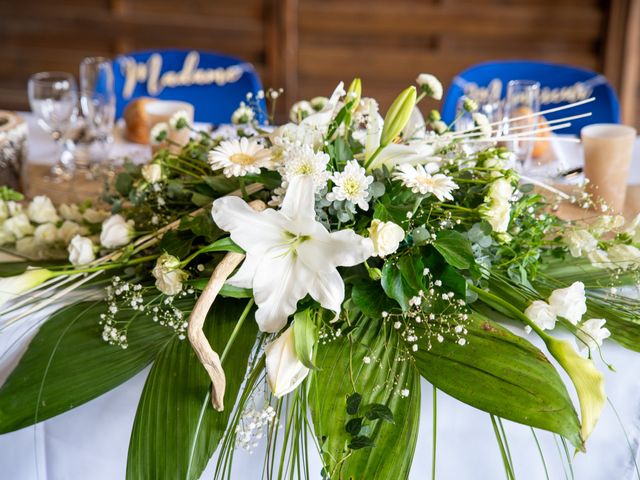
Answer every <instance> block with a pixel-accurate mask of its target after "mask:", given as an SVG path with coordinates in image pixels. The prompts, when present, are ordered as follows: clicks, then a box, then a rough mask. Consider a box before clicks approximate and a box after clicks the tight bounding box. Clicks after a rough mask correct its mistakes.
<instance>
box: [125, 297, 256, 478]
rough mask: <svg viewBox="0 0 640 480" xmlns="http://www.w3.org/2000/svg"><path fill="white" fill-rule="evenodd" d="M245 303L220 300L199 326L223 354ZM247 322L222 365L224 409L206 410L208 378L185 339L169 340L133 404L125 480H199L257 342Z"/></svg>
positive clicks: (234, 400)
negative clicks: (139, 395) (132, 423)
mask: <svg viewBox="0 0 640 480" xmlns="http://www.w3.org/2000/svg"><path fill="white" fill-rule="evenodd" d="M245 305H246V301H238V300H230V299H222V298H219V299H218V300H216V302H215V303H214V305H213V307H212V309H211V311H210V312H209V315H208V317H207V320H206V322H205V325H204V332H205V334H206V335H207V338H208V339H209V341H210V342H211V346H212V347H213V349H214V350H215V351H217V352H222V351H223V350H224V347H225V345H226V344H227V340H228V339H229V337H230V335H231V332H232V331H233V328H234V327H235V325H236V321H237V319H238V318H239V317H240V315H241V313H242V310H243V308H244V307H245ZM256 334H257V327H256V324H255V322H253V321H247V322H245V323H244V324H243V326H242V328H241V330H240V331H239V333H238V335H237V336H236V338H235V341H234V343H233V346H232V347H231V351H230V352H229V354H228V355H227V358H226V360H225V361H224V362H223V363H222V366H223V367H224V370H225V373H226V376H227V388H226V392H225V399H224V404H225V409H224V411H222V412H217V411H215V410H214V409H213V407H212V406H211V400H210V396H209V395H210V388H211V380H210V379H209V376H208V375H207V373H206V371H205V369H204V368H203V367H202V365H201V364H200V362H199V361H198V358H197V357H196V354H195V353H194V351H193V349H192V348H191V345H190V344H189V342H188V341H187V340H179V339H177V338H174V339H173V340H171V342H169V343H168V344H167V345H166V346H165V347H164V348H163V349H162V351H161V352H160V354H159V355H158V358H157V359H156V361H155V362H154V364H153V367H152V369H151V372H150V373H149V377H148V378H147V382H146V384H145V386H144V390H143V392H142V397H141V398H140V403H139V404H138V411H137V412H136V419H135V423H134V426H133V432H132V434H131V441H130V443H129V458H128V463H127V478H128V479H131V480H133V479H136V480H138V479H141V478H149V479H151V478H152V479H154V480H162V479H167V480H175V479H178V478H179V479H198V478H200V475H201V474H202V471H203V470H204V469H205V467H206V465H207V463H208V461H209V459H210V458H211V456H212V455H213V453H214V452H215V450H216V448H217V446H218V443H219V442H220V439H221V438H222V435H223V433H224V431H225V429H226V428H227V423H228V421H229V416H230V415H231V413H232V411H233V408H234V405H235V403H236V398H237V396H238V392H239V390H240V386H241V384H242V381H243V379H244V375H245V372H246V369H247V362H248V360H249V356H250V354H251V350H252V348H253V345H254V343H255V340H256Z"/></svg>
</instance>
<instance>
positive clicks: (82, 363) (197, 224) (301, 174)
mask: <svg viewBox="0 0 640 480" xmlns="http://www.w3.org/2000/svg"><path fill="white" fill-rule="evenodd" d="M279 94H280V91H276V90H269V91H267V92H260V93H259V95H258V97H259V98H255V97H254V96H252V95H248V97H247V100H246V102H244V103H243V104H242V105H241V106H240V107H239V111H238V112H237V114H235V115H234V116H233V118H234V120H235V123H236V125H234V126H233V127H227V128H224V129H221V130H219V131H218V133H212V134H210V133H208V132H204V131H199V130H197V129H195V128H194V127H193V126H192V125H191V124H190V121H189V117H188V116H185V115H183V114H180V112H178V113H176V115H175V118H173V119H172V120H171V121H169V122H168V124H167V125H166V126H164V127H163V126H162V125H161V126H160V127H157V128H154V129H153V131H152V133H151V135H152V136H153V138H152V139H151V140H152V141H153V142H154V143H161V142H166V143H169V144H171V140H170V138H169V137H168V129H169V128H171V129H174V130H183V131H189V132H190V136H191V140H190V141H189V143H188V144H187V145H185V146H183V147H182V148H180V149H170V148H164V149H161V150H159V151H158V152H157V153H156V154H155V155H154V157H153V159H152V160H151V162H150V163H149V164H147V165H144V166H142V167H141V166H136V165H133V164H127V165H125V169H124V171H123V172H121V173H120V174H119V175H118V176H117V178H116V179H115V182H114V183H113V184H111V185H109V186H108V187H107V188H106V189H105V191H104V192H103V194H102V196H101V198H100V199H94V201H93V202H91V203H90V202H87V203H85V204H80V205H59V206H55V205H53V204H52V202H51V201H50V200H48V199H47V198H46V197H37V198H34V199H33V200H32V201H31V202H30V203H29V204H27V205H23V204H21V203H20V202H19V200H20V198H19V196H18V195H17V194H16V193H15V192H13V191H11V190H9V189H6V188H5V189H2V190H1V191H0V194H1V195H2V201H1V202H0V218H1V219H2V226H1V228H0V231H1V233H2V244H3V248H9V249H11V250H12V251H13V252H14V253H15V252H18V253H19V254H20V253H21V254H26V253H33V252H36V254H35V255H24V256H25V257H29V258H25V260H24V261H21V262H13V263H5V264H0V271H1V272H2V276H3V278H1V279H0V292H2V294H1V296H0V304H1V305H2V308H3V312H2V314H1V315H0V319H1V326H0V329H1V330H2V331H7V330H8V329H10V328H14V326H15V325H17V324H20V323H22V322H25V321H26V320H27V318H28V317H29V316H31V315H36V314H40V315H42V316H45V317H47V318H46V321H44V322H43V323H41V324H36V325H35V327H32V328H36V327H38V326H39V331H38V332H37V333H36V335H35V337H34V339H33V340H32V341H31V343H30V345H29V347H28V349H27V351H26V352H25V353H24V355H23V356H22V358H21V359H20V361H19V363H18V365H17V366H16V368H15V370H14V371H13V373H12V374H11V375H10V377H9V378H8V379H7V380H6V382H5V383H4V385H3V386H2V387H1V388H0V432H10V431H13V430H16V429H19V428H23V427H25V426H29V425H32V424H34V423H37V422H40V421H43V420H46V419H48V418H51V417H53V416H55V415H58V414H60V413H63V412H65V411H67V410H69V409H72V408H74V407H76V406H78V405H81V404H83V403H85V402H87V401H89V400H91V399H92V398H95V397H97V396H99V395H101V394H103V393H105V392H107V391H109V390H112V389H114V388H115V387H117V386H118V385H120V384H121V383H123V382H124V381H126V380H127V379H129V378H131V377H132V376H133V375H135V374H136V373H138V372H140V371H141V370H142V369H143V368H145V367H146V366H147V365H149V364H152V366H151V370H150V372H149V375H148V378H147V380H146V384H145V387H144V390H143V392H142V396H141V399H140V403H139V405H138V410H137V413H136V418H135V422H134V426H133V431H132V434H131V441H130V445H129V454H128V462H127V478H131V479H139V478H167V479H175V478H189V479H191V478H193V479H196V478H199V476H200V474H201V473H202V471H203V470H204V468H205V467H206V465H207V463H208V462H209V460H210V458H211V457H212V456H213V455H214V453H216V452H218V453H217V456H216V457H215V458H216V460H215V478H230V472H231V469H232V466H233V458H234V452H235V451H236V450H237V449H248V450H250V451H253V450H255V449H257V448H258V447H261V446H262V445H263V443H261V442H264V443H266V450H265V451H264V457H263V460H262V461H263V462H264V469H263V472H264V476H265V477H266V478H285V477H286V478H318V477H322V478H326V479H329V478H330V479H341V478H345V479H349V478H354V479H373V478H375V479H398V478H407V476H408V473H409V470H410V468H411V463H412V459H413V455H414V453H415V449H416V439H417V434H418V428H419V423H420V422H419V419H420V413H421V412H420V397H421V395H422V394H425V393H426V392H421V384H420V379H421V377H422V378H424V379H426V380H427V381H428V382H430V383H431V384H432V385H433V391H432V392H429V394H432V395H433V397H434V411H433V415H434V422H433V424H434V431H433V456H434V464H433V465H434V467H433V468H434V470H433V476H434V477H435V471H436V470H435V465H436V464H435V452H436V441H437V429H436V428H435V425H436V424H437V425H439V426H440V427H441V428H446V422H447V419H446V418H441V419H438V422H436V421H435V417H436V416H437V408H435V407H436V405H437V402H436V401H435V400H436V398H437V391H438V390H441V391H443V392H446V393H448V394H449V395H452V396H453V397H455V398H457V399H459V400H461V401H462V402H464V403H467V404H469V405H470V406H473V407H475V408H478V409H481V410H484V411H486V412H488V414H489V415H488V416H489V417H490V418H488V419H487V421H488V422H491V424H492V425H493V427H494V429H495V432H496V440H497V442H498V445H499V446H500V449H501V451H502V459H503V461H504V463H505V469H506V471H507V472H512V471H513V465H512V463H511V459H510V455H508V454H507V452H508V446H507V438H506V435H505V433H504V429H503V428H502V419H508V420H511V421H514V422H518V423H522V424H524V425H528V426H531V427H532V428H535V429H543V430H548V431H550V432H553V433H554V434H557V435H558V437H559V439H560V441H561V442H562V443H564V446H565V449H564V450H565V451H566V452H569V449H568V448H566V447H567V443H566V442H569V443H570V444H571V445H573V447H574V448H575V449H576V450H577V451H584V450H585V449H586V448H587V445H588V442H587V441H588V438H589V436H590V434H591V433H592V431H593V429H594V428H595V427H596V424H597V421H598V418H599V416H600V412H601V410H602V408H603V405H604V403H605V401H606V395H605V390H604V381H603V375H602V373H601V372H600V370H601V369H602V368H607V367H609V366H608V365H607V364H606V361H605V359H602V358H601V353H600V346H601V345H602V343H603V341H604V340H605V339H607V338H610V339H611V340H613V341H615V342H618V343H619V344H621V345H623V346H625V347H627V348H629V349H631V350H635V351H638V350H640V342H639V339H640V315H639V312H640V302H639V301H637V300H632V299H629V298H628V297H626V296H623V295H622V294H621V291H620V287H621V286H623V285H633V284H636V283H639V282H640V249H639V248H638V247H639V246H640V225H639V223H640V217H638V218H636V219H635V220H634V221H633V222H630V223H625V221H624V219H623V218H622V217H619V216H615V215H613V214H611V213H610V212H609V210H607V208H606V206H604V205H601V204H599V203H597V202H596V201H594V200H592V199H590V198H589V197H588V196H579V197H575V198H573V199H572V200H573V201H574V203H576V204H578V205H580V206H581V207H583V208H585V212H586V211H592V212H594V213H593V214H592V216H595V217H597V218H595V219H593V220H594V221H590V222H582V221H574V222H568V221H564V220H562V219H560V218H559V217H558V216H556V215H555V214H554V212H555V211H556V210H557V208H558V205H559V203H560V202H561V201H563V198H562V197H561V194H562V192H559V191H558V192H557V193H558V196H557V197H552V198H551V199H549V198H548V197H546V196H543V195H540V194H538V193H536V192H535V191H534V190H533V186H532V185H531V184H530V183H529V182H528V181H527V179H525V178H521V177H520V176H519V175H518V173H516V171H514V170H513V169H512V168H511V166H512V165H513V164H514V162H513V155H512V154H511V153H510V152H508V151H507V150H506V149H504V148H502V147H500V146H498V142H500V141H505V140H509V139H510V138H514V137H515V138H519V139H520V140H527V139H532V140H533V139H535V138H536V136H537V135H538V134H539V133H540V131H542V130H544V131H549V132H552V131H555V130H558V129H560V128H563V127H565V126H566V125H567V124H568V123H569V120H571V119H573V118H576V117H582V116H584V115H578V116H575V115H574V116H569V117H567V118H565V119H561V120H556V121H552V122H551V121H550V122H548V123H546V124H542V125H540V126H538V127H533V129H531V128H527V127H523V128H519V127H517V126H516V127H514V128H512V129H510V130H509V131H510V133H509V136H504V135H503V134H502V133H501V132H502V131H503V129H502V128H501V126H500V125H499V124H497V123H496V124H494V123H491V122H489V121H488V120H487V119H486V118H485V117H483V116H482V115H481V114H479V113H477V112H475V109H476V106H475V105H474V102H473V101H467V102H464V108H465V109H467V110H468V111H469V112H470V113H473V114H474V115H473V118H474V122H475V123H474V125H473V127H472V128H470V129H469V130H466V131H461V132H460V131H458V132H455V133H454V124H449V125H447V124H444V122H443V121H442V119H441V118H440V115H439V114H438V112H437V111H432V112H430V113H429V114H428V115H427V116H426V118H425V117H423V116H422V114H421V113H420V111H419V109H418V108H417V105H418V104H419V103H420V101H421V100H422V99H423V98H425V97H426V96H430V97H434V98H436V99H439V98H440V96H441V94H442V86H441V85H440V83H439V82H438V81H437V79H436V78H435V77H433V76H430V75H426V74H424V75H421V76H420V77H418V80H417V88H416V87H415V86H410V87H408V88H407V89H405V90H404V91H403V92H401V93H400V95H399V96H398V97H397V98H396V100H395V101H394V102H393V104H392V105H391V106H390V108H389V109H388V111H387V112H386V114H385V116H384V118H383V117H382V115H381V114H380V112H379V106H378V103H377V102H376V101H375V100H374V99H372V98H367V97H364V96H362V85H361V82H360V80H358V79H356V80H354V81H353V82H352V83H351V84H350V86H349V87H348V89H346V90H345V89H344V87H343V84H340V85H338V87H337V88H336V89H335V91H334V92H333V94H332V95H331V96H330V97H316V98H314V99H311V100H309V101H306V100H305V101H302V102H299V103H297V104H296V105H295V106H294V108H293V109H292V112H291V119H292V122H291V123H287V124H285V125H281V126H278V127H274V126H268V125H267V126H265V125H262V124H259V123H258V122H257V121H256V119H257V118H262V117H264V116H267V117H269V118H270V119H271V121H273V105H274V104H275V101H276V99H277V97H278V96H279ZM263 97H264V98H266V99H267V100H268V101H269V102H270V104H271V108H270V109H269V111H268V112H261V111H255V110H256V109H259V108H260V105H261V104H262V102H261V100H262V98H263ZM589 101H590V99H586V100H581V101H579V102H576V103H574V104H572V105H568V106H563V107H556V108H554V109H552V110H554V111H558V110H563V109H570V108H571V107H572V106H575V105H583V104H586V103H588V102H589ZM249 112H251V113H249ZM548 112H549V110H546V111H541V112H539V113H536V114H534V115H544V114H546V113H548ZM513 120H519V119H518V118H515V119H513ZM525 123H528V122H525ZM534 123H535V122H534ZM514 131H515V132H514ZM549 138H552V137H549ZM558 141H566V140H563V139H562V137H560V138H559V140H558ZM569 141H570V140H569ZM174 152H175V153H174ZM538 187H540V185H538ZM542 187H544V185H542ZM549 188H551V187H549ZM551 190H552V191H554V192H555V190H554V189H551ZM98 201H102V202H105V203H106V204H108V205H109V208H110V211H105V210H104V209H100V208H97V207H95V205H98ZM594 207H597V208H598V210H593V208H594ZM589 209H592V210H589ZM25 239H27V240H25ZM25 244H28V245H29V246H30V247H31V250H29V252H27V251H25V247H24V245H25ZM61 251H62V252H63V253H65V258H63V259H61V258H60V252H61ZM53 307H55V308H57V310H54V311H53V313H48V312H51V311H52V310H51V309H52V308H53ZM507 327H509V328H507ZM560 331H563V332H564V334H559V332H560ZM568 335H569V336H573V337H574V338H575V343H572V342H570V341H568V340H566V337H567V336H568ZM534 336H537V337H539V339H540V340H541V343H543V344H544V346H545V347H546V351H543V350H541V349H539V348H537V347H536V346H534V344H533V343H531V342H530V339H531V338H532V337H534ZM550 357H552V358H553V359H555V361H556V362H557V365H559V366H560V367H561V368H562V369H563V370H564V371H565V372H566V373H567V374H568V378H569V379H570V382H571V384H570V385H569V384H565V382H564V381H563V380H562V377H561V376H560V375H559V373H558V371H557V369H556V367H555V366H554V364H552V363H551V362H550V360H549V358H550ZM611 368H612V367H611ZM570 389H574V390H575V392H576V394H577V399H578V403H577V404H576V405H574V403H573V402H572V400H571V396H570V394H569V390H570ZM578 411H579V414H578ZM532 431H533V430H532ZM534 436H535V433H534ZM265 439H266V441H265ZM532 440H533V439H532ZM532 448H535V447H534V446H533V444H532ZM310 450H314V451H317V452H318V453H319V455H320V457H321V458H322V462H323V468H322V471H321V472H310V471H309V452H310ZM425 453H426V452H422V454H425ZM567 455H568V457H570V454H569V453H567ZM569 461H570V458H569ZM510 478H513V475H512V474H511V477H510Z"/></svg>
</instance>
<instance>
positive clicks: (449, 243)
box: [433, 230, 475, 269]
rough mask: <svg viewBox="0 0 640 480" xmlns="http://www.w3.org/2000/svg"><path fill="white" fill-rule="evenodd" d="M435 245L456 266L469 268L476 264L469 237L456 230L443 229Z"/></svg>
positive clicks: (449, 262) (447, 260) (450, 263)
mask: <svg viewBox="0 0 640 480" xmlns="http://www.w3.org/2000/svg"><path fill="white" fill-rule="evenodd" d="M433 246H434V247H436V250H438V252H440V254H441V255H442V256H443V257H444V259H445V261H446V262H447V263H448V264H449V265H451V266H452V267H455V268H461V269H469V268H471V267H472V266H473V265H474V264H475V259H474V258H473V252H472V251H471V244H470V243H469V240H468V238H467V237H466V236H465V235H463V234H461V233H460V232H457V231H455V230H441V231H440V232H438V234H437V238H436V240H435V241H434V242H433Z"/></svg>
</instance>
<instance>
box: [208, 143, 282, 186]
mask: <svg viewBox="0 0 640 480" xmlns="http://www.w3.org/2000/svg"><path fill="white" fill-rule="evenodd" d="M209 164H210V165H211V168H212V169H213V170H220V169H222V172H223V173H224V175H225V176H226V177H242V176H244V175H246V174H248V173H260V169H261V168H268V167H270V166H271V152H270V151H269V150H268V149H266V148H264V147H263V146H262V145H261V144H260V143H259V142H258V141H257V140H253V139H249V138H246V137H242V138H240V139H239V140H238V139H234V140H225V141H223V142H222V143H221V144H220V145H218V146H217V147H216V148H215V149H214V150H212V151H211V152H209Z"/></svg>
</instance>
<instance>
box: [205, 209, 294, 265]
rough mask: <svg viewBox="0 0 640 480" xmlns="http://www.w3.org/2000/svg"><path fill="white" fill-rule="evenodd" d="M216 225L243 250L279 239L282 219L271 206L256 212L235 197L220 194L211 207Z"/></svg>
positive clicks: (265, 247) (279, 241)
mask: <svg viewBox="0 0 640 480" xmlns="http://www.w3.org/2000/svg"><path fill="white" fill-rule="evenodd" d="M211 215H212V216H213V220H214V222H216V225H218V227H220V228H221V229H223V230H226V231H227V232H229V233H230V236H231V239H232V240H233V241H234V242H235V243H236V244H238V245H239V246H240V247H242V248H243V249H244V250H245V251H246V252H252V251H253V252H258V251H264V250H265V249H267V248H270V247H271V246H273V245H275V244H278V243H282V242H283V225H284V224H285V220H286V219H283V218H282V216H281V215H280V214H279V213H278V212H276V211H275V210H272V209H267V210H265V211H263V212H256V211H255V210H253V209H252V208H251V207H250V206H249V205H248V204H247V203H246V202H245V201H244V200H242V199H241V198H238V197H222V198H219V199H217V200H216V201H215V202H213V207H212V208H211Z"/></svg>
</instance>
